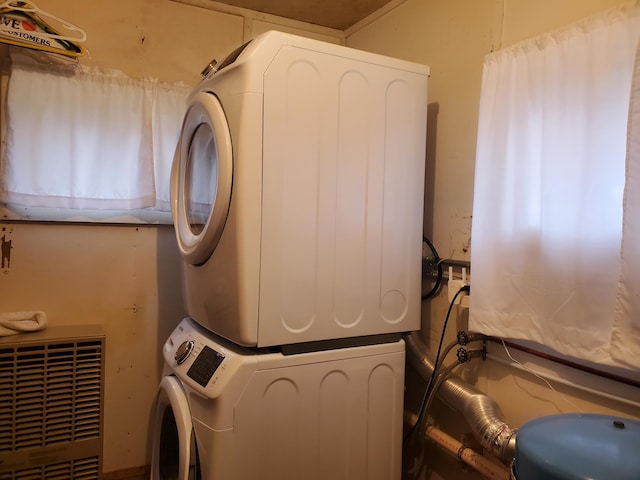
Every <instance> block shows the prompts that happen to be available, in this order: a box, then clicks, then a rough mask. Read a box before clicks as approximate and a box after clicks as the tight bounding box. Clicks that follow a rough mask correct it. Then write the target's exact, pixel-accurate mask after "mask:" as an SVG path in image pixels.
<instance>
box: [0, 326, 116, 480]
mask: <svg viewBox="0 0 640 480" xmlns="http://www.w3.org/2000/svg"><path fill="white" fill-rule="evenodd" d="M68 330H69V329H63V330H62V332H67V331H68ZM79 331H83V329H82V328H80V329H79ZM54 333H55V331H53V332H48V333H47V334H44V332H42V333H41V332H38V333H37V334H27V335H26V336H25V335H18V336H16V337H21V338H15V341H14V342H13V343H12V342H11V340H12V338H11V337H6V338H3V339H0V480H4V479H5V478H11V479H16V480H17V479H23V478H25V479H26V478H39V479H40V478H41V479H47V480H49V479H51V480H54V479H58V478H60V479H63V478H64V479H66V480H69V479H97V478H99V477H100V463H101V462H100V459H101V450H102V398H103V359H104V337H103V336H97V337H95V336H94V337H93V338H87V337H86V336H85V337H83V336H79V337H78V338H69V337H68V336H65V335H62V337H63V338H58V339H49V338H47V337H51V336H52V335H53V334H54ZM40 337H42V340H41V341H38V338H40ZM7 475H10V476H7Z"/></svg>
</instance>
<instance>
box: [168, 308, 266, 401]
mask: <svg viewBox="0 0 640 480" xmlns="http://www.w3.org/2000/svg"><path fill="white" fill-rule="evenodd" d="M163 355H164V360H165V362H166V364H167V366H168V367H170V369H171V370H172V372H173V373H174V374H175V375H176V376H177V377H179V378H180V379H181V380H182V381H183V382H185V383H186V384H188V385H189V386H190V387H191V388H193V389H194V390H196V391H197V392H198V393H199V394H200V395H202V396H203V397H206V398H216V397H218V396H219V395H220V394H221V393H222V392H223V391H224V389H225V388H226V387H227V385H229V384H230V382H232V380H233V379H234V377H236V376H237V374H238V372H239V371H241V370H242V371H245V372H250V371H253V369H255V364H256V362H257V360H256V358H255V355H253V354H251V353H250V352H247V351H244V350H243V349H242V348H241V347H238V346H236V345H232V344H230V343H229V342H227V341H226V340H223V339H221V338H220V337H216V336H215V335H213V334H212V333H211V332H208V331H206V330H204V329H203V328H202V327H200V326H199V325H197V324H196V323H195V322H194V321H193V320H191V319H189V318H186V319H184V320H183V321H182V322H180V324H179V325H178V326H177V327H176V328H175V330H174V331H173V333H172V334H171V336H170V337H169V338H168V339H167V341H166V342H165V343H164V346H163Z"/></svg>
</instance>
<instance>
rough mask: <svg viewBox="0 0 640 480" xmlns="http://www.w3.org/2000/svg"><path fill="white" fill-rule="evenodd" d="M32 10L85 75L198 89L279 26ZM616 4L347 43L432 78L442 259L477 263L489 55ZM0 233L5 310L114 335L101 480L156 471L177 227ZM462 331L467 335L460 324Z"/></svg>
mask: <svg viewBox="0 0 640 480" xmlns="http://www.w3.org/2000/svg"><path fill="white" fill-rule="evenodd" d="M199 1H200V0H193V1H192V2H191V3H194V4H197V3H198V2H199ZM37 3H38V6H40V7H41V8H43V9H44V10H47V11H49V12H51V13H54V14H56V15H58V16H60V17H62V18H65V19H68V20H69V21H71V22H73V23H76V24H77V25H79V26H80V27H82V28H83V29H85V31H86V32H87V35H88V39H87V41H86V46H87V47H88V49H89V50H90V54H91V56H90V57H86V58H83V59H82V62H83V63H85V64H89V65H97V66H100V67H105V68H115V69H119V70H122V71H124V72H125V73H127V74H129V75H131V76H134V77H141V76H152V77H157V78H159V79H161V80H163V81H167V82H177V81H182V82H185V83H187V84H190V85H194V84H195V83H196V82H197V80H198V74H199V72H200V70H201V68H202V66H203V65H205V64H206V63H207V62H208V61H209V60H210V59H211V58H213V57H217V58H221V57H222V56H223V55H224V54H226V53H227V52H228V51H230V50H231V49H232V48H234V47H235V46H237V45H238V44H239V43H241V42H242V41H244V40H246V39H247V38H249V37H250V36H252V35H253V34H254V33H256V32H258V31H262V30H263V29H266V28H267V27H269V26H270V25H274V24H278V21H279V20H278V19H273V18H265V17H264V16H261V17H260V18H252V17H251V16H247V15H246V14H245V13H246V12H236V11H225V12H214V11H211V10H206V9H203V8H199V7H197V6H194V5H189V4H181V3H176V2H171V1H167V0H114V1H111V2H108V3H105V2H103V1H98V0H85V1H83V2H78V1H75V0H39V1H38V2H37ZM200 3H202V2H201V1H200ZM618 3H621V2H619V1H617V0H561V1H558V0H544V1H536V2H531V1H525V0H455V1H451V0H408V1H407V2H405V3H403V4H401V5H400V6H398V7H397V8H395V9H393V10H392V11H391V12H389V13H388V14H386V15H384V16H383V17H382V18H380V19H378V20H376V21H375V22H373V23H371V24H369V25H368V26H365V27H363V28H362V29H359V30H357V31H353V32H348V33H349V35H348V38H347V42H348V44H349V45H350V46H354V47H357V48H362V49H365V50H372V51H376V52H379V53H383V54H387V55H392V56H396V57H401V58H406V59H409V60H413V61H417V62H421V63H425V64H428V65H430V66H431V69H432V76H431V81H430V93H429V98H430V105H429V113H430V122H431V123H430V125H429V152H430V153H429V158H428V169H427V171H428V176H427V185H428V187H429V189H428V193H427V195H426V199H425V203H426V216H425V231H426V233H427V234H428V235H429V237H430V238H432V239H433V240H434V242H435V244H436V247H437V248H438V250H439V252H440V254H441V256H443V257H452V258H457V259H466V260H468V259H469V241H470V234H471V232H470V229H471V206H472V190H473V169H474V155H475V135H476V123H477V114H478V98H479V91H480V75H481V69H482V58H483V56H484V55H485V54H486V53H488V52H489V51H491V50H492V49H495V48H500V47H501V46H505V45H508V44H510V43H513V42H515V41H518V40H520V39H523V38H525V37H527V36H530V35H534V34H536V33H540V32H544V31H546V30H549V29H552V28H556V27H558V26H561V25H562V24H564V23H566V22H569V21H572V20H574V19H577V18H580V17H582V16H584V15H587V14H590V13H593V12H595V11H598V10H601V9H604V8H607V7H609V6H611V5H615V4H618ZM274 22H275V23H274ZM281 24H282V25H283V27H282V28H285V29H289V30H292V31H297V32H299V33H300V32H305V31H306V30H307V29H308V30H309V32H310V33H309V34H310V35H313V36H317V37H320V38H324V39H327V40H330V41H336V42H338V43H340V42H342V41H343V37H344V36H343V35H342V34H341V33H340V32H332V31H328V30H325V29H318V28H314V27H311V26H305V25H300V24H296V23H290V22H284V21H283V22H282V23H281ZM0 227H3V228H5V229H6V233H7V234H8V235H9V237H10V238H11V239H12V241H13V251H12V259H11V260H12V264H11V268H9V269H6V270H5V271H2V272H0V311H15V310H36V309H37V310H44V311H45V312H46V313H47V314H48V316H49V319H50V323H51V324H52V325H56V324H59V325H61V324H80V323H92V324H95V323H97V324H100V325H102V326H103V328H104V330H105V332H106V334H107V372H106V374H107V377H106V413H105V415H106V416H105V434H106V437H105V458H104V460H105V464H104V470H105V471H107V472H109V471H113V470H119V469H124V468H129V467H135V466H139V465H144V464H146V463H148V461H149V457H148V454H149V452H148V442H147V440H148V433H149V428H150V421H151V408H152V405H153V399H154V395H155V389H156V386H157V384H158V381H159V375H160V369H161V365H162V359H161V358H160V345H161V343H162V342H163V341H164V339H165V338H166V337H167V335H168V333H169V331H170V330H171V329H172V328H173V326H174V325H175V324H176V323H177V322H178V321H179V319H180V318H181V316H182V315H183V311H182V301H181V294H180V280H179V278H180V272H179V265H178V253H177V247H176V245H175V240H174V233H173V229H172V228H171V227H169V226H162V227H136V226H105V225H64V224H25V223H11V224H9V223H3V224H1V225H0ZM446 307H447V305H446V299H445V298H443V296H441V297H440V298H439V299H437V300H436V301H434V302H431V303H430V304H425V309H424V310H425V312H424V313H425V315H424V323H423V332H424V334H425V337H427V338H429V339H433V338H435V333H436V332H439V330H440V328H441V324H442V323H441V322H442V319H443V318H444V313H445V311H446ZM430 319H433V321H431V320H430ZM458 322H459V323H464V318H461V319H458ZM452 330H455V329H452ZM431 332H433V333H431ZM470 373H474V372H470ZM475 373H476V374H477V375H478V385H479V386H480V387H481V388H483V389H485V390H486V391H487V392H488V393H490V394H491V395H492V396H494V397H495V398H496V399H497V400H498V402H499V403H500V404H501V406H502V407H503V410H504V411H505V413H506V414H507V416H508V417H509V418H510V420H512V421H513V422H514V423H515V424H521V423H522V422H524V421H526V420H527V419H529V418H532V417H534V416H537V415H540V414H544V413H548V412H555V411H557V410H558V408H556V406H555V405H556V404H559V405H560V409H563V410H567V409H570V408H573V407H571V406H569V407H567V405H566V403H563V402H564V401H563V400H562V399H558V397H556V395H555V394H554V393H553V392H551V391H550V390H548V389H547V388H546V387H544V386H541V384H540V382H539V381H536V380H535V379H534V380H532V379H531V377H529V376H527V375H524V374H520V373H519V372H518V371H515V370H513V369H510V368H507V367H503V366H502V365H500V364H497V363H495V362H488V363H487V364H485V365H483V366H482V367H481V368H480V369H479V371H478V372H475ZM471 379H472V380H475V378H474V377H473V376H472V377H471ZM603 388H608V387H607V386H604V387H603ZM559 389H560V388H559ZM564 390H565V393H566V394H567V395H568V397H569V400H570V401H572V403H576V404H578V405H579V406H580V407H581V408H583V409H585V410H603V411H619V412H622V413H625V414H628V415H631V414H636V415H637V414H638V412H637V411H635V410H633V409H632V408H631V407H629V408H627V407H625V406H624V405H619V404H618V403H616V402H614V401H611V402H608V403H607V402H606V401H604V400H603V399H601V398H599V397H594V396H591V395H587V394H582V393H577V392H575V391H574V390H572V389H564ZM453 464H454V466H455V462H453ZM456 468H457V467H456ZM434 475H437V474H434ZM434 478H437V477H436V476H434Z"/></svg>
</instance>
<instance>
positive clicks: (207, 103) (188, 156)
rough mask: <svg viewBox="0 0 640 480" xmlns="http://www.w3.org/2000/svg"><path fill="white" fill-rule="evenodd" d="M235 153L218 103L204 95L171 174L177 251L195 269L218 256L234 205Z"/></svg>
mask: <svg viewBox="0 0 640 480" xmlns="http://www.w3.org/2000/svg"><path fill="white" fill-rule="evenodd" d="M232 175H233V151H232V146H231V135H230V133H229V127H228V125H227V119H226V117H225V114H224V111H223V109H222V106H221V105H220V102H219V101H218V99H217V97H216V96H215V95H213V94H211V93H208V92H200V93H198V94H196V95H195V96H193V97H192V99H191V101H190V104H189V106H188V108H187V113H186V115H185V119H184V122H183V124H182V132H181V136H180V141H179V143H178V147H177V149H176V155H175V158H174V168H173V171H172V178H171V182H172V188H171V193H172V195H173V196H175V197H176V198H172V201H171V205H172V208H174V215H173V219H174V224H175V227H176V235H177V237H178V246H179V248H180V252H181V254H182V256H183V257H184V258H185V260H186V261H187V262H188V263H190V264H192V265H200V264H202V263H204V262H206V261H207V260H208V259H209V257H210V256H211V254H212V253H213V251H214V250H215V248H216V246H217V244H218V242H219V241H220V237H221V236H222V231H223V229H224V225H225V222H226V219H227V213H228V211H229V203H230V201H231V183H232Z"/></svg>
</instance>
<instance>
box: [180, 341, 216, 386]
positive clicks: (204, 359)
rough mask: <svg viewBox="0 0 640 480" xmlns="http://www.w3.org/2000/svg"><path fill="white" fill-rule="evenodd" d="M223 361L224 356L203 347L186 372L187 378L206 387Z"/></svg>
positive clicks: (207, 347)
mask: <svg viewBox="0 0 640 480" xmlns="http://www.w3.org/2000/svg"><path fill="white" fill-rule="evenodd" d="M223 360H224V355H222V354H221V353H218V352H216V351H215V350H214V349H213V348H211V347H209V346H207V345H205V346H204V347H203V349H202V350H201V351H200V354H199V355H198V356H197V357H196V359H195V360H194V361H193V363H192V364H191V367H189V370H187V376H188V377H190V378H192V379H193V380H195V381H196V382H198V384H200V385H202V386H203V387H206V386H207V384H208V383H209V380H211V377H213V374H214V373H216V370H217V369H218V367H219V366H220V364H221V363H222V361H223Z"/></svg>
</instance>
